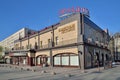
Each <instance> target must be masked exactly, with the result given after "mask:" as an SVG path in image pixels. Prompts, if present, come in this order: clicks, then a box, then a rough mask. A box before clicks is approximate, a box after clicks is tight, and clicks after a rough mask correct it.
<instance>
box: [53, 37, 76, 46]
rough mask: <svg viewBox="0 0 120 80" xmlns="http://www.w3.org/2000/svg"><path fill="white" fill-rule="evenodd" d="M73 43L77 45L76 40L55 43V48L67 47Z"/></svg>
mask: <svg viewBox="0 0 120 80" xmlns="http://www.w3.org/2000/svg"><path fill="white" fill-rule="evenodd" d="M56 43H57V44H56ZM73 43H77V38H75V39H69V40H64V41H60V42H55V47H56V46H64V45H68V44H73Z"/></svg>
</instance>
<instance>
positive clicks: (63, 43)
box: [14, 38, 77, 50]
mask: <svg viewBox="0 0 120 80" xmlns="http://www.w3.org/2000/svg"><path fill="white" fill-rule="evenodd" d="M74 43H77V38H75V39H69V40H63V41H60V42H54V43H53V44H54V46H52V42H51V43H49V44H45V45H40V46H39V47H38V46H36V47H29V48H28V47H24V48H20V47H19V48H15V49H14V50H28V49H46V48H51V47H57V46H64V45H69V44H74Z"/></svg>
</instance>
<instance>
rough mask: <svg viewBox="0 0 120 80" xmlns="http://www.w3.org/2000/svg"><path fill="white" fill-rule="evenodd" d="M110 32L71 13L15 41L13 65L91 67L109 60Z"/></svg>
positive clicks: (79, 14)
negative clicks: (57, 21)
mask: <svg viewBox="0 0 120 80" xmlns="http://www.w3.org/2000/svg"><path fill="white" fill-rule="evenodd" d="M108 41H109V34H108V31H104V30H102V29H101V28H100V27H99V26H97V25H96V24H95V23H94V22H92V21H91V20H90V19H89V18H88V17H87V16H86V15H84V14H82V13H74V14H72V15H70V16H69V17H67V18H65V19H62V20H61V21H60V22H59V23H57V24H54V25H51V26H49V27H46V28H44V29H43V30H40V31H38V32H36V33H34V34H32V35H28V36H26V37H25V38H22V39H19V40H16V41H15V45H14V50H11V51H10V52H9V56H10V57H11V59H12V64H17V65H30V66H36V65H40V66H43V65H46V66H59V67H80V68H81V69H84V68H92V67H96V66H98V65H99V66H103V65H105V63H106V62H107V61H109V60H110V57H111V54H110V51H109V49H108Z"/></svg>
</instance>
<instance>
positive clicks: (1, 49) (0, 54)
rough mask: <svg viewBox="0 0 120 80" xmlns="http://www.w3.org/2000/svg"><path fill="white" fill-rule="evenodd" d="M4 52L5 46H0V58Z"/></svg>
mask: <svg viewBox="0 0 120 80" xmlns="http://www.w3.org/2000/svg"><path fill="white" fill-rule="evenodd" d="M2 52H3V47H2V46H0V60H1V59H2Z"/></svg>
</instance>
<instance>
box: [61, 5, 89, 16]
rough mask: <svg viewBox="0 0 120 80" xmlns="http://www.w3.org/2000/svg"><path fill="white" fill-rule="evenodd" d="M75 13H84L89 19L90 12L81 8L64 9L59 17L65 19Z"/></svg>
mask: <svg viewBox="0 0 120 80" xmlns="http://www.w3.org/2000/svg"><path fill="white" fill-rule="evenodd" d="M73 13H82V14H85V15H86V16H88V17H89V10H88V9H87V8H81V7H76V8H75V7H72V8H68V9H62V10H60V12H59V15H60V18H63V17H66V16H69V15H71V14H73Z"/></svg>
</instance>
